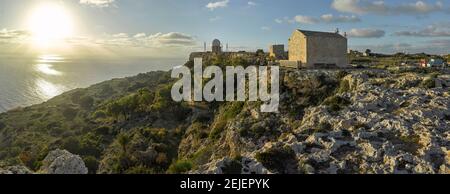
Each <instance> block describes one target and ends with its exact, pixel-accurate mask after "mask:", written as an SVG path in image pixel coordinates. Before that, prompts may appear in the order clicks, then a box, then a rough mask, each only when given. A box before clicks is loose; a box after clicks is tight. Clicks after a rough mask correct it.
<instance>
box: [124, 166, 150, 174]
mask: <svg viewBox="0 0 450 194" xmlns="http://www.w3.org/2000/svg"><path fill="white" fill-rule="evenodd" d="M125 174H155V171H154V170H153V169H151V168H148V167H145V166H143V165H141V166H133V167H131V168H128V169H127V170H126V171H125Z"/></svg>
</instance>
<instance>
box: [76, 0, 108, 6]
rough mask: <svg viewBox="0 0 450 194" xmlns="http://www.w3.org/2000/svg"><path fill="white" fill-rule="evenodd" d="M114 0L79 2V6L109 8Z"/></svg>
mask: <svg viewBox="0 0 450 194" xmlns="http://www.w3.org/2000/svg"><path fill="white" fill-rule="evenodd" d="M114 2H115V0H80V4H85V5H90V6H95V7H110V6H112V5H113V4H114Z"/></svg>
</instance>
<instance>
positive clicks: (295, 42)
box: [289, 30, 348, 68]
mask: <svg viewBox="0 0 450 194" xmlns="http://www.w3.org/2000/svg"><path fill="white" fill-rule="evenodd" d="M289 61H299V62H300V63H301V64H302V67H305V68H323V67H333V66H334V67H347V66H348V57H347V39H346V38H344V37H333V36H305V35H304V34H303V33H301V32H300V31H298V30H296V31H294V33H293V34H292V36H291V38H290V39H289Z"/></svg>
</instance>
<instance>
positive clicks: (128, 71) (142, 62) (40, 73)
mask: <svg viewBox="0 0 450 194" xmlns="http://www.w3.org/2000/svg"><path fill="white" fill-rule="evenodd" d="M185 61H186V59H156V58H123V59H110V58H105V59H99V58H95V59H93V58H71V57H66V56H63V55H39V56H36V57H26V58H24V57H2V59H1V60H0V113H3V112H7V111H8V110H12V109H15V108H19V107H27V106H31V105H35V104H40V103H43V102H45V101H47V100H49V99H51V98H53V97H55V96H58V95H60V94H62V93H64V92H67V91H70V90H73V89H76V88H86V87H89V86H91V85H93V84H96V83H99V82H103V81H107V80H110V79H114V78H124V77H129V76H134V75H137V74H139V73H146V72H151V71H169V70H170V69H172V68H173V67H175V66H179V65H183V64H184V62H185Z"/></svg>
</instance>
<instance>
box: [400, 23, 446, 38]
mask: <svg viewBox="0 0 450 194" xmlns="http://www.w3.org/2000/svg"><path fill="white" fill-rule="evenodd" d="M394 35H396V36H413V37H450V23H442V24H441V23H436V24H432V25H429V26H427V27H426V28H424V29H421V30H418V31H399V32H395V33H394Z"/></svg>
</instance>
